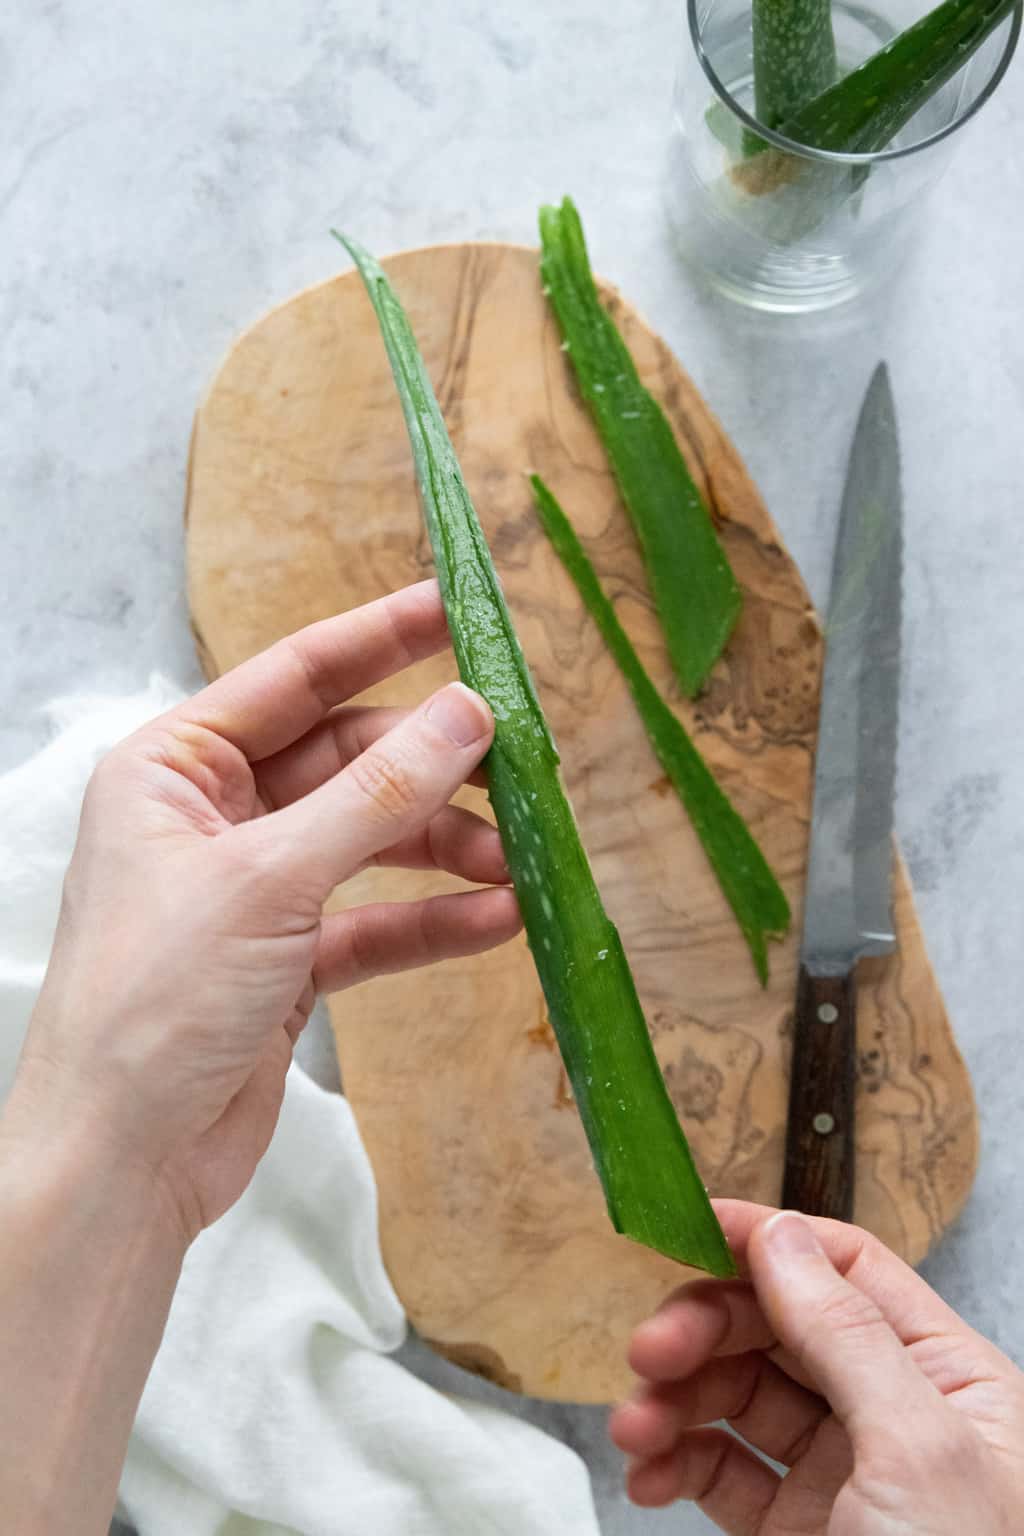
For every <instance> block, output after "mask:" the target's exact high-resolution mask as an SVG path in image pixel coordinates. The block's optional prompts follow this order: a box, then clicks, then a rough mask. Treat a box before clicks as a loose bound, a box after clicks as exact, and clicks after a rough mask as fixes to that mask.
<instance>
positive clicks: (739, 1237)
mask: <svg viewBox="0 0 1024 1536" xmlns="http://www.w3.org/2000/svg"><path fill="white" fill-rule="evenodd" d="M712 1203H713V1205H714V1208H715V1212H716V1214H717V1216H718V1219H719V1221H720V1222H721V1223H722V1227H723V1229H724V1231H725V1235H726V1238H727V1240H728V1242H729V1246H730V1248H731V1249H732V1251H733V1255H734V1257H735V1259H736V1262H737V1264H738V1265H739V1266H740V1269H741V1270H744V1269H748V1268H749V1249H750V1241H751V1238H752V1236H753V1234H754V1232H755V1231H756V1230H757V1228H758V1227H760V1226H761V1225H763V1223H764V1222H765V1220H766V1219H767V1218H768V1217H769V1216H771V1215H773V1214H774V1211H773V1208H772V1207H770V1206H762V1205H752V1204H750V1203H749V1202H747V1201H745V1200H715V1201H713V1202H712ZM802 1219H803V1220H804V1221H805V1222H806V1223H807V1224H808V1225H809V1226H810V1227H811V1229H812V1230H813V1232H814V1234H815V1236H816V1238H817V1240H818V1241H819V1242H820V1243H821V1245H822V1247H823V1248H824V1250H825V1252H826V1253H827V1255H828V1257H829V1259H830V1260H831V1262H832V1264H833V1265H834V1266H835V1268H836V1269H837V1270H838V1271H839V1273H840V1274H841V1275H843V1276H845V1278H846V1279H847V1280H849V1281H850V1283H851V1284H853V1285H855V1286H856V1287H857V1289H858V1290H860V1291H863V1292H864V1294H865V1295H866V1296H870V1297H871V1299H872V1301H874V1302H875V1304H876V1305H877V1306H878V1307H879V1309H880V1310H881V1311H882V1312H883V1313H884V1315H885V1318H886V1320H887V1322H888V1323H889V1324H890V1325H891V1327H892V1328H894V1329H895V1331H896V1333H897V1334H898V1335H899V1337H900V1338H901V1339H902V1340H903V1342H904V1343H910V1342H911V1341H912V1340H913V1339H917V1338H921V1337H924V1336H925V1335H927V1334H930V1333H936V1332H949V1331H961V1332H962V1331H963V1330H964V1328H965V1325H964V1323H963V1322H962V1321H961V1319H960V1318H959V1317H958V1316H957V1314H956V1313H955V1312H954V1311H953V1309H952V1308H951V1307H948V1306H947V1305H946V1303H945V1302H944V1301H942V1300H941V1299H940V1298H939V1297H938V1296H937V1295H936V1294H935V1292H934V1291H933V1290H932V1289H931V1287H930V1286H929V1285H928V1284H927V1283H926V1282H925V1281H924V1280H922V1279H921V1277H920V1275H918V1274H915V1272H914V1271H913V1270H912V1269H911V1268H910V1266H909V1264H904V1262H903V1260H902V1259H899V1258H897V1257H896V1255H895V1254H894V1253H893V1252H892V1251H891V1249H889V1248H886V1246H885V1244H884V1243H881V1242H879V1240H878V1238H876V1237H873V1236H872V1235H871V1233H869V1232H865V1231H864V1230H863V1229H862V1228H860V1227H854V1226H850V1225H848V1224H847V1223H846V1222H842V1221H828V1220H826V1219H824V1218H822V1217H807V1216H805V1217H803V1218H802Z"/></svg>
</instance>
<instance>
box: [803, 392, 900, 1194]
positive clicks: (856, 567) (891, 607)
mask: <svg viewBox="0 0 1024 1536" xmlns="http://www.w3.org/2000/svg"><path fill="white" fill-rule="evenodd" d="M902 522H903V509H902V499H901V493H900V460H899V443H898V439H897V432H896V413H895V409H894V406H893V399H892V391H891V389H890V385H889V373H888V369H887V368H886V366H885V364H884V363H880V364H879V365H878V367H877V369H876V370H875V373H874V376H873V377H872V380H871V383H870V385H869V387H868V392H867V395H866V396H865V399H864V404H863V406H862V407H861V412H860V418H859V420H858V422H857V429H856V432H855V434H854V439H853V447H852V449H851V451H850V464H849V470H848V472H847V477H846V488H845V491H844V493H843V504H842V511H841V513H840V520H839V534H838V537H837V540H836V549H835V556H834V561H833V567H832V590H831V594H830V597H829V607H828V620H827V623H826V628H825V667H824V673H823V678H822V691H821V714H820V719H819V724H818V749H817V756H816V760H815V772H814V809H813V813H812V818H811V840H810V854H809V859H808V870H807V889H806V898H805V906H804V930H803V941H802V945H801V951H800V974H799V979H798V982H797V993H796V1010H795V1014H794V1021H793V1066H792V1074H791V1078H790V1091H789V1119H788V1123H787V1127H786V1164H785V1173H784V1177H783V1189H782V1203H783V1205H784V1206H786V1207H787V1208H789V1209H790V1210H801V1211H806V1212H807V1213H808V1214H810V1215H815V1216H833V1217H836V1218H838V1219H839V1220H842V1221H849V1220H850V1218H851V1216H852V1214H853V1194H854V1089H855V1083H856V1068H857V1018H856V966H857V961H858V960H859V959H860V958H861V956H863V955H884V954H888V953H889V952H890V951H891V950H893V949H894V948H895V946H896V934H895V929H894V926H893V919H892V903H891V891H890V878H891V871H892V815H893V792H894V787H895V770H896V735H897V719H898V706H899V669H900V609H901V595H902V554H903V532H902Z"/></svg>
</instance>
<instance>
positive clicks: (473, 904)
mask: <svg viewBox="0 0 1024 1536" xmlns="http://www.w3.org/2000/svg"><path fill="white" fill-rule="evenodd" d="M521 927H522V918H521V917H520V915H519V907H518V904H517V902H516V898H515V892H514V891H512V890H511V889H509V888H508V887H503V888H496V889H491V890H486V891H460V892H458V893H457V894H455V895H452V896H430V897H428V898H427V899H426V900H424V901H408V902H386V903H384V902H382V903H380V904H376V905H371V906H365V907H353V908H352V910H351V911H349V912H337V913H335V914H333V915H332V916H330V917H325V918H324V920H323V923H322V925H321V930H320V945H319V949H318V952H317V961H316V970H315V976H316V983H317V987H318V988H319V990H320V991H321V992H338V991H340V990H341V989H342V988H344V987H354V986H356V985H358V983H359V982H361V981H367V980H368V979H369V978H370V977H371V976H385V975H390V974H391V973H392V972H394V971H407V970H412V969H414V968H415V967H416V966H420V965H432V964H433V963H434V961H435V960H450V959H453V958H454V957H455V956H456V955H476V954H480V953H481V952H482V951H483V950H485V949H493V948H494V946H495V945H496V944H504V943H505V941H506V939H511V938H512V937H513V936H514V935H515V934H517V933H518V932H519V929H520V928H521Z"/></svg>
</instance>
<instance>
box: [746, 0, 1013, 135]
mask: <svg viewBox="0 0 1024 1536" xmlns="http://www.w3.org/2000/svg"><path fill="white" fill-rule="evenodd" d="M1014 4H1015V0H943V3H942V4H941V5H938V6H936V7H935V9H934V10H932V11H929V12H928V14H927V15H926V16H922V18H921V20H920V21H917V22H915V23H914V24H913V26H910V27H907V29H906V30H905V31H903V32H900V33H899V34H898V36H896V37H894V38H893V40H892V41H891V42H890V43H887V44H886V45H885V47H884V48H881V49H879V51H878V52H877V53H875V54H872V56H871V57H870V58H869V59H867V60H865V62H864V63H863V64H861V65H860V66H859V67H858V68H857V69H855V70H853V71H852V72H851V73H850V74H848V75H846V76H844V78H843V79H842V80H840V81H838V82H837V83H836V84H835V85H833V86H832V87H831V88H830V89H829V90H827V91H824V92H822V93H821V94H820V95H818V96H815V97H814V98H813V100H811V101H809V102H807V103H806V105H805V106H803V107H801V108H800V110H799V111H798V112H796V113H794V114H793V116H791V117H789V118H787V120H786V121H785V122H784V123H783V124H782V126H781V127H780V129H779V132H780V133H782V134H784V135H785V137H786V138H787V139H792V140H793V141H794V142H795V143H798V144H809V145H811V146H812V147H813V148H815V149H830V150H835V151H841V152H843V153H846V154H877V153H878V151H879V150H882V149H885V147H886V145H887V144H889V143H891V141H892V140H893V139H894V138H895V136H896V134H897V133H899V131H900V129H901V128H902V127H904V125H905V124H906V123H908V122H909V121H910V119H911V118H912V117H913V116H914V115H915V113H917V112H919V111H920V110H921V108H922V107H923V106H924V105H925V103H926V102H927V101H928V99H929V97H931V96H933V95H934V94H935V92H936V91H938V90H940V89H941V87H942V86H944V85H945V84H946V82H947V81H948V80H951V79H952V78H953V76H954V75H955V74H956V72H957V71H958V70H959V69H962V68H963V66H964V65H965V64H966V63H967V60H968V59H969V58H970V56H971V54H972V53H974V52H975V51H976V49H978V48H980V46H981V44H982V43H983V42H984V41H985V39H986V38H987V37H988V36H989V35H990V34H991V33H992V32H994V31H995V29H996V27H998V26H999V24H1000V23H1001V22H1003V21H1005V20H1006V18H1007V16H1009V14H1010V12H1011V11H1012V9H1013V6H1014ZM761 147H762V148H764V147H766V146H765V145H764V141H762V143H761Z"/></svg>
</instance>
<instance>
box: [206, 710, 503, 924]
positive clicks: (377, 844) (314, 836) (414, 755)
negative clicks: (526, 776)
mask: <svg viewBox="0 0 1024 1536" xmlns="http://www.w3.org/2000/svg"><path fill="white" fill-rule="evenodd" d="M493 734H494V719H493V716H492V715H491V712H490V710H489V709H488V707H487V705H486V703H485V702H484V700H483V699H482V698H481V697H480V695H479V694H477V693H473V692H472V691H471V689H469V688H466V687H464V686H463V685H462V684H461V683H450V684H449V685H448V687H447V688H442V689H440V690H439V692H437V693H435V694H434V695H433V697H432V698H430V699H428V700H427V702H426V704H424V705H421V706H420V708H419V709H416V710H414V711H413V713H412V714H410V715H408V716H407V717H406V718H405V719H404V720H403V721H401V722H400V723H399V724H398V725H396V726H395V728H394V729H393V730H391V731H389V732H388V734H387V735H386V736H382V737H381V739H380V740H379V741H377V742H375V743H374V744H373V746H371V747H369V748H368V749H367V751H365V752H363V753H361V754H360V756H359V757H356V758H353V760H352V762H350V763H349V764H348V766H347V767H346V768H344V769H342V771H341V773H339V774H337V775H336V776H335V777H334V778H333V779H331V780H329V782H328V783H326V784H322V785H321V786H320V788H319V789H315V790H313V792H312V794H309V795H305V796H304V797H303V798H302V799H301V800H297V801H296V802H295V804H294V805H288V806H285V807H284V809H283V810H280V811H274V812H273V813H272V814H271V815H269V816H264V817H262V818H261V819H260V820H258V821H255V822H250V823H248V824H247V825H246V826H244V827H239V828H236V829H235V831H236V832H237V833H239V834H242V835H243V836H244V837H245V838H247V839H248V840H249V841H255V842H257V843H259V844H262V851H263V852H264V853H265V854H266V855H268V856H269V858H270V859H271V861H272V863H273V865H274V867H276V868H279V869H281V870H282V871H283V870H287V869H291V870H293V871H294V872H297V873H301V875H302V878H303V879H304V880H305V881H307V882H309V881H312V882H314V883H315V884H316V885H319V886H320V888H321V889H322V891H323V893H324V895H325V896H326V894H327V893H328V892H329V891H330V890H331V889H332V887H334V886H335V885H337V884H338V883H339V882H340V881H342V880H344V879H346V878H347V877H348V876H349V875H350V874H351V873H352V871H353V870H355V869H358V868H359V867H360V866H361V865H362V864H364V863H365V862H366V861H367V860H368V859H370V858H372V857H373V855H374V854H377V853H380V852H381V851H382V850H383V849H385V848H390V847H392V846H393V845H394V844H396V843H401V842H402V841H403V840H404V839H405V838H409V837H413V836H414V835H415V834H416V833H418V832H420V831H421V830H422V829H423V828H424V827H425V826H426V825H427V823H428V822H429V821H430V820H431V819H432V818H433V817H434V816H436V815H437V813H438V811H440V810H441V808H442V807H443V806H444V805H446V804H447V802H448V801H449V800H450V799H451V797H452V795H453V794H454V793H455V791H456V790H457V789H458V788H459V786H460V785H461V784H462V783H464V782H465V779H466V777H467V775H468V774H470V773H471V772H472V771H473V769H474V768H476V767H477V765H478V764H479V762H480V760H481V758H482V757H483V755H484V753H485V752H486V751H487V748H488V747H489V746H490V744H491V738H492V736H493Z"/></svg>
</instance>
